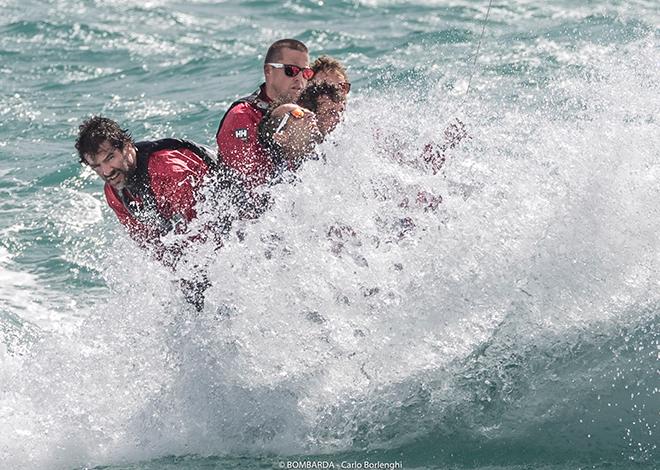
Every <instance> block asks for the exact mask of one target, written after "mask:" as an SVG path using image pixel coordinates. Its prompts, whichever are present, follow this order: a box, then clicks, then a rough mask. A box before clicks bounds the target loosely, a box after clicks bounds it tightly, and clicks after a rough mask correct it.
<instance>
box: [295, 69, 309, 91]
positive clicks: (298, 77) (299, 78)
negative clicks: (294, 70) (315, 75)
mask: <svg viewBox="0 0 660 470" xmlns="http://www.w3.org/2000/svg"><path fill="white" fill-rule="evenodd" d="M294 78H295V79H296V81H297V82H298V84H299V85H300V86H302V87H304V86H305V85H307V80H305V77H303V74H302V72H300V73H299V74H298V75H296V76H295V77H294Z"/></svg>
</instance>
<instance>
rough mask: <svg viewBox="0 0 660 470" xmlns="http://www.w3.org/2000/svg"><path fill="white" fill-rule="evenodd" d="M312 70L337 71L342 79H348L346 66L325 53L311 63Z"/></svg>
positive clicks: (315, 71)
mask: <svg viewBox="0 0 660 470" xmlns="http://www.w3.org/2000/svg"><path fill="white" fill-rule="evenodd" d="M312 70H313V71H314V73H315V74H316V73H319V72H339V73H340V74H341V75H342V76H343V77H344V80H346V81H348V74H347V73H346V68H345V67H344V66H343V65H342V64H341V62H339V61H338V60H337V59H335V58H333V57H330V56H327V55H322V56H321V57H319V58H318V59H316V60H315V61H314V63H313V64H312Z"/></svg>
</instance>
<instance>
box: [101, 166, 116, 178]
mask: <svg viewBox="0 0 660 470" xmlns="http://www.w3.org/2000/svg"><path fill="white" fill-rule="evenodd" d="M99 170H100V171H101V174H102V175H103V176H110V175H111V174H112V172H113V171H114V168H112V166H111V165H108V164H107V163H101V164H100V165H99Z"/></svg>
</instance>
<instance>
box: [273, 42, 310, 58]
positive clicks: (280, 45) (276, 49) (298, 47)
mask: <svg viewBox="0 0 660 470" xmlns="http://www.w3.org/2000/svg"><path fill="white" fill-rule="evenodd" d="M282 49H293V50H294V51H300V52H305V53H307V54H309V51H308V50H307V46H305V45H304V44H303V43H302V42H300V41H298V40H297V39H280V40H279V41H275V42H274V43H273V44H271V45H270V47H269V48H268V52H266V58H265V59H264V64H267V63H268V62H277V61H278V60H280V59H281V57H282V54H281V52H280V51H281V50H282Z"/></svg>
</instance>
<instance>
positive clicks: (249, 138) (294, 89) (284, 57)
mask: <svg viewBox="0 0 660 470" xmlns="http://www.w3.org/2000/svg"><path fill="white" fill-rule="evenodd" d="M263 70H264V77H265V82H264V83H263V84H262V85H261V86H260V87H259V89H257V90H256V91H255V92H254V93H253V94H252V95H250V96H246V97H244V98H241V99H239V100H237V101H235V102H234V103H232V105H231V106H230V107H229V109H228V110H227V112H226V113H225V115H224V117H223V118H222V120H221V121H220V125H219V126H218V131H217V133H216V141H217V144H218V157H219V159H220V160H221V161H222V163H223V164H224V165H226V166H228V167H229V168H232V169H234V170H236V172H237V173H238V174H239V175H241V177H242V179H243V180H244V182H245V185H246V186H247V188H248V189H252V188H254V187H256V186H259V185H261V184H263V183H266V182H268V181H269V180H270V179H271V178H272V176H273V174H274V172H275V166H276V165H275V162H274V161H273V160H272V158H271V156H270V154H269V153H268V152H266V151H265V150H264V148H263V147H262V146H261V144H260V142H259V138H258V125H259V122H260V121H261V119H262V118H263V116H264V114H265V112H266V110H267V109H268V107H269V106H270V104H271V103H272V102H274V101H278V102H282V103H291V102H294V101H296V100H297V99H298V96H299V95H300V93H301V92H302V90H303V89H304V88H305V86H306V85H307V82H308V80H310V79H311V78H312V77H313V75H314V72H313V70H312V69H311V68H310V66H309V52H308V50H307V47H306V46H305V45H304V44H303V43H302V42H300V41H298V40H296V39H281V40H279V41H276V42H274V43H273V44H272V45H271V46H270V48H269V49H268V52H267V53H266V57H265V59H264V65H263Z"/></svg>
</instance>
